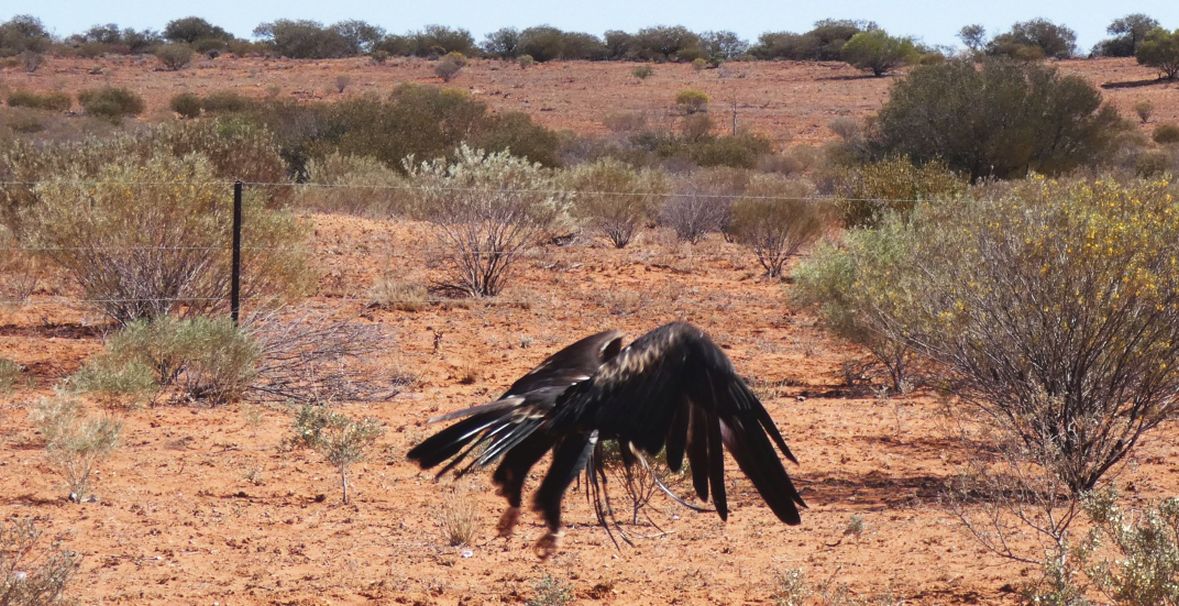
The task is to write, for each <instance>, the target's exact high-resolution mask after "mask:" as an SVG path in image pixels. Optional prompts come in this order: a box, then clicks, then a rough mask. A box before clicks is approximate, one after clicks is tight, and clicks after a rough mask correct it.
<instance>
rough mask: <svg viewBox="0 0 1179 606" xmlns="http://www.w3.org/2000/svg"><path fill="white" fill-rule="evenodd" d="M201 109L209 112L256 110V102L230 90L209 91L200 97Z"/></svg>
mask: <svg viewBox="0 0 1179 606" xmlns="http://www.w3.org/2000/svg"><path fill="white" fill-rule="evenodd" d="M201 109H203V110H205V111H206V112H208V113H210V114H219V113H233V112H244V111H251V110H256V109H259V108H258V102H257V101H255V100H253V99H251V98H249V97H247V96H245V95H243V94H241V93H239V92H237V91H232V90H220V91H214V92H211V93H209V94H207V95H205V97H204V98H203V99H201Z"/></svg>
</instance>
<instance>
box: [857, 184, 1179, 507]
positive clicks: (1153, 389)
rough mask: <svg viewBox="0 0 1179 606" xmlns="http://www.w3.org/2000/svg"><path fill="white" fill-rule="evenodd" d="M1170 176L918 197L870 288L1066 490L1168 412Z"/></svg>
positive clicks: (968, 399) (1177, 379) (1174, 330)
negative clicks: (902, 306) (904, 243)
mask: <svg viewBox="0 0 1179 606" xmlns="http://www.w3.org/2000/svg"><path fill="white" fill-rule="evenodd" d="M1170 186H1171V183H1169V182H1168V181H1166V180H1159V181H1151V182H1131V183H1127V184H1119V183H1117V182H1115V181H1113V180H1106V179H1101V180H1097V181H1092V182H1088V181H1075V182H1069V181H1064V182H1057V181H1047V180H1043V179H1035V180H1031V181H1029V182H1027V183H1021V184H1018V185H1016V186H1013V187H1012V188H1011V189H1010V191H1008V192H1007V193H1005V194H1002V195H1000V196H998V197H996V198H994V199H985V200H984V199H978V200H973V201H971V202H970V203H957V204H928V205H923V206H921V207H919V208H918V209H917V210H916V211H914V213H913V215H912V216H911V219H910V225H909V226H908V227H906V228H905V229H904V232H905V233H907V234H909V235H910V238H911V242H912V245H911V247H910V249H909V251H908V253H907V257H906V258H903V259H902V263H899V264H895V265H894V266H893V267H892V268H891V269H890V272H891V273H892V274H893V278H892V280H891V281H890V282H889V283H886V284H884V285H883V286H884V288H882V289H881V290H880V294H879V295H877V297H878V298H879V299H884V300H887V299H888V298H889V297H895V298H898V299H899V300H902V301H908V302H909V303H910V308H909V309H908V310H906V311H905V313H904V314H902V316H903V317H904V318H905V319H906V320H905V321H906V323H907V324H908V326H907V329H908V333H907V334H905V333H902V334H903V336H904V339H902V340H903V341H904V342H907V343H914V344H918V345H919V347H920V350H921V352H922V353H923V354H925V355H926V356H928V357H930V358H931V359H933V360H934V361H936V362H938V363H940V364H941V365H942V366H943V367H944V368H945V369H947V370H948V371H949V372H951V373H953V377H952V382H953V384H954V385H955V391H956V393H957V394H958V395H959V396H960V397H961V398H962V401H963V402H964V403H966V404H969V405H972V406H973V407H974V408H975V409H976V410H978V411H980V412H981V413H983V415H984V417H985V418H986V419H988V420H989V422H990V423H991V426H992V428H993V429H994V430H995V431H996V432H997V433H999V434H1001V435H1002V436H1004V439H1007V440H1010V441H1011V442H1013V443H1015V444H1018V445H1019V447H1020V448H1021V449H1022V450H1023V451H1024V452H1026V453H1028V454H1027V457H1028V458H1029V459H1030V460H1031V461H1034V462H1035V463H1036V464H1037V465H1039V466H1040V467H1042V468H1043V469H1044V472H1045V473H1046V474H1048V475H1050V476H1053V477H1055V478H1057V479H1058V480H1059V482H1060V483H1061V484H1063V485H1064V486H1065V487H1067V489H1069V491H1070V492H1071V493H1072V494H1073V495H1079V494H1081V493H1082V492H1084V491H1087V490H1090V489H1092V488H1093V487H1094V486H1096V484H1097V482H1098V481H1099V480H1100V479H1101V478H1102V476H1103V475H1105V473H1106V472H1108V471H1109V470H1110V469H1111V468H1113V467H1114V466H1116V465H1117V464H1118V463H1119V462H1121V461H1122V460H1123V459H1124V458H1125V457H1126V455H1127V454H1129V453H1130V452H1131V451H1132V450H1133V449H1134V448H1135V447H1136V445H1137V444H1138V441H1139V440H1140V439H1141V438H1142V436H1143V435H1145V434H1146V433H1148V432H1150V431H1151V430H1152V429H1154V428H1155V427H1157V426H1158V425H1159V424H1161V423H1163V422H1165V421H1167V420H1169V419H1173V418H1174V417H1175V416H1176V413H1177V412H1179V404H1177V402H1179V400H1177V399H1176V394H1179V367H1176V366H1175V365H1174V364H1173V360H1174V358H1175V356H1176V354H1179V281H1177V280H1176V279H1175V275H1176V269H1175V261H1174V259H1176V258H1179V214H1177V213H1175V204H1174V195H1173V193H1172V192H1171V190H1169V187H1170ZM1110 285H1116V287H1111V286H1110Z"/></svg>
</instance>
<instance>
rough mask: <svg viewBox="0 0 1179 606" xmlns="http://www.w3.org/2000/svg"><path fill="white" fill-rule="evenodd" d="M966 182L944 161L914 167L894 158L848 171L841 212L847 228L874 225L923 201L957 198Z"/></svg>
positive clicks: (840, 191) (906, 161)
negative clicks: (889, 215) (885, 216)
mask: <svg viewBox="0 0 1179 606" xmlns="http://www.w3.org/2000/svg"><path fill="white" fill-rule="evenodd" d="M966 185H967V184H966V179H964V178H963V177H960V176H959V175H956V174H954V173H953V171H951V170H950V169H949V168H948V167H946V165H945V164H943V163H942V162H941V161H938V160H934V161H931V162H927V163H926V164H924V165H922V166H914V165H913V163H912V162H910V161H909V159H908V158H904V157H892V158H888V159H886V160H881V161H879V162H874V163H871V164H865V165H862V166H856V167H854V168H851V169H849V170H848V171H847V173H846V175H845V176H844V178H843V179H842V183H840V184H839V186H838V192H839V194H840V197H841V199H840V201H839V212H840V215H841V217H842V219H843V224H844V225H845V226H847V227H872V226H875V225H876V224H878V223H879V222H880V220H881V218H882V217H883V216H884V214H885V213H886V212H889V211H896V212H900V213H908V212H910V211H911V210H912V209H913V207H914V206H915V205H916V204H917V202H918V201H920V200H937V199H943V200H945V199H955V198H957V197H958V196H959V195H960V194H962V193H964V192H965V191H966Z"/></svg>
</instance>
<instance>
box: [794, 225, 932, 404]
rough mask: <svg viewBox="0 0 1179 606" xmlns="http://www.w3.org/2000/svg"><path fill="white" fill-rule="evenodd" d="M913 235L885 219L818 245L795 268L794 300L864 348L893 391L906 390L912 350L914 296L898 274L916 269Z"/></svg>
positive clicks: (834, 330)
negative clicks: (911, 298)
mask: <svg viewBox="0 0 1179 606" xmlns="http://www.w3.org/2000/svg"><path fill="white" fill-rule="evenodd" d="M912 237H913V236H912V234H911V233H910V232H909V230H908V229H906V227H905V223H904V221H902V220H901V219H900V218H899V217H898V216H896V215H892V214H886V215H885V216H884V217H883V218H882V219H881V221H880V223H879V225H878V227H876V228H874V229H867V228H854V229H849V230H848V231H847V232H846V233H845V234H844V235H843V237H842V239H841V240H839V241H835V242H825V243H823V244H821V245H819V246H818V247H817V248H816V249H815V250H814V251H813V252H812V253H811V255H810V257H809V258H807V259H806V260H804V261H803V262H802V263H800V264H799V266H798V267H797V268H796V269H795V272H794V277H795V281H796V284H797V286H796V288H795V289H794V291H793V295H794V298H795V301H796V303H797V304H799V305H800V306H804V307H813V308H816V309H818V311H819V313H820V315H821V316H822V317H823V320H824V323H825V324H826V325H827V327H828V328H829V329H830V330H831V331H832V332H834V333H835V334H837V335H839V336H841V337H843V338H845V339H847V340H849V341H852V342H853V343H857V344H859V345H861V346H863V347H864V348H865V349H867V350H868V352H869V353H870V354H871V355H872V357H873V358H874V359H875V361H876V362H878V363H879V364H881V365H882V366H884V368H885V369H886V371H887V373H888V377H889V380H890V384H891V387H892V389H893V390H894V391H895V392H897V393H902V392H904V391H906V389H907V386H908V384H909V383H910V377H909V367H910V364H911V362H912V358H913V348H912V346H911V345H910V344H909V342H908V341H907V340H906V336H907V335H908V334H909V331H908V326H907V324H908V317H907V315H906V314H907V313H908V308H909V307H910V305H911V303H910V301H909V300H908V297H909V296H915V295H916V291H911V290H907V289H906V287H905V283H903V282H901V281H900V280H899V279H898V277H897V275H898V274H899V272H900V271H901V270H900V269H899V268H906V267H909V266H910V264H911V255H912V252H911V248H912Z"/></svg>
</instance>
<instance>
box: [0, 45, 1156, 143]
mask: <svg viewBox="0 0 1179 606" xmlns="http://www.w3.org/2000/svg"><path fill="white" fill-rule="evenodd" d="M635 65H636V64H634V63H614V62H577V61H575V62H554V63H544V64H537V65H535V66H533V67H530V68H528V69H520V68H519V67H517V66H515V65H513V64H510V63H504V62H500V61H492V60H472V61H471V62H470V64H469V65H468V66H467V67H465V68H464V69H463V71H462V72H461V73H460V74H459V75H458V76H457V77H456V78H455V79H454V80H453V81H452V82H451V83H449V84H446V85H442V84H441V81H440V80H439V78H437V77H436V76H434V74H433V63H432V62H430V61H427V60H424V59H407V58H396V59H390V60H389V61H388V62H387V63H386V64H385V65H375V64H373V63H372V62H371V61H370V60H368V59H367V58H355V59H335V60H324V61H311V60H302V61H295V60H287V59H258V58H247V59H235V58H230V57H224V58H218V59H215V60H211V61H210V60H197V61H194V63H193V64H192V65H191V66H189V67H187V68H185V69H183V70H180V71H175V72H169V71H159V69H158V62H157V61H156V59H155V58H153V57H115V58H110V59H60V58H49V59H47V60H46V61H45V64H44V65H42V67H41V68H40V69H39V70H38V71H37V72H36V73H33V74H26V73H24V72H23V71H21V70H20V69H19V68H15V67H10V68H7V69H4V70H3V71H2V72H0V73H2V74H3V79H2V80H0V88H4V87H6V88H9V89H26V88H27V89H33V90H61V91H66V92H70V93H73V92H76V91H79V90H82V89H85V88H92V87H96V86H102V85H104V84H112V85H117V86H126V87H128V88H130V89H132V90H134V91H135V92H137V93H139V94H140V95H143V96H144V98H145V99H146V100H147V105H148V109H147V112H146V113H145V119H149V120H163V119H171V117H172V114H171V112H169V111H168V101H169V99H171V98H172V96H173V95H176V94H178V93H181V92H186V91H188V92H194V93H198V94H206V93H209V92H212V91H217V90H225V89H233V90H236V91H239V92H242V93H244V94H247V95H250V96H254V97H265V96H268V95H277V96H280V97H290V98H296V99H329V100H330V99H336V98H339V97H341V96H342V95H341V94H340V93H338V92H337V89H336V79H337V77H338V76H345V77H347V79H348V80H349V84H348V85H347V87H346V88H345V91H344V93H343V96H347V95H356V94H364V93H383V92H387V91H389V90H391V89H392V88H393V87H394V86H397V85H398V84H401V83H405V82H417V83H428V84H438V85H442V86H449V87H453V88H459V89H463V90H467V91H469V92H470V93H471V94H472V95H474V96H475V97H477V98H479V99H483V100H485V101H486V102H487V103H488V104H490V105H491V106H492V107H493V108H496V109H505V110H521V111H525V112H528V113H529V114H531V115H533V116H534V117H535V118H536V119H537V120H539V121H540V122H541V123H543V124H545V125H547V126H550V127H552V128H557V129H568V130H571V131H573V132H576V133H582V134H602V133H605V132H606V128H605V127H604V126H603V119H605V118H606V117H608V116H611V115H614V114H620V113H647V114H648V115H650V116H651V117H652V118H653V119H659V117H660V116H663V115H665V114H666V113H667V111H668V110H669V109H670V108H671V106H672V105H674V99H675V94H676V92H677V91H680V90H682V89H686V88H692V89H698V90H701V91H704V92H705V93H707V94H708V95H709V97H710V98H711V99H712V103H711V106H712V112H713V116H714V119H715V120H716V122H717V123H718V127H719V128H729V127H730V126H731V122H732V120H731V118H732V109H733V104H734V103H735V104H736V112H737V123H738V126H739V127H741V128H751V129H753V130H755V131H757V132H760V133H762V134H764V135H766V136H769V137H771V138H772V139H773V140H775V141H777V142H779V144H786V143H787V142H792V143H817V142H822V141H825V140H828V139H830V138H831V137H832V136H833V135H832V134H831V132H830V131H829V130H828V129H827V125H828V124H829V123H830V122H831V121H832V120H833V119H835V118H838V117H841V116H850V117H853V118H857V119H859V118H864V117H867V116H869V115H871V114H873V113H875V112H876V111H877V110H878V109H879V108H880V106H881V104H882V103H883V102H884V100H885V99H886V98H887V95H888V88H889V86H890V85H891V84H892V83H893V82H894V81H895V77H884V78H873V77H870V76H865V75H864V74H863V73H862V72H860V71H858V70H856V69H854V68H852V67H850V66H848V65H846V64H844V63H835V62H831V63H817V62H785V61H784V62H752V63H734V64H729V65H726V66H724V67H722V68H720V69H706V70H700V71H697V70H696V69H694V68H693V67H692V66H691V65H676V64H668V65H656V66H655V68H654V75H652V76H651V77H649V78H647V79H646V80H644V81H640V80H638V79H637V78H635V77H634V76H633V75H631V71H632V70H633V69H634V67H635ZM1055 65H1058V66H1059V67H1060V68H1061V69H1062V70H1063V71H1065V72H1066V73H1078V74H1081V75H1082V76H1084V77H1086V78H1088V79H1089V80H1091V81H1092V82H1093V83H1094V84H1097V85H1109V84H1113V85H1115V86H1116V87H1114V88H1108V89H1105V90H1103V94H1104V95H1105V96H1106V98H1107V99H1109V100H1110V101H1111V102H1112V103H1113V104H1114V105H1115V106H1117V107H1118V109H1119V110H1121V112H1122V113H1123V115H1125V116H1127V117H1130V118H1134V113H1133V106H1134V103H1136V102H1137V101H1138V100H1139V99H1143V98H1148V99H1150V100H1151V101H1152V102H1153V103H1154V105H1155V110H1154V118H1153V119H1152V124H1150V125H1146V126H1143V127H1142V128H1143V130H1144V131H1147V130H1149V129H1150V128H1153V125H1154V123H1158V122H1162V121H1172V122H1174V121H1179V90H1177V88H1179V84H1175V83H1171V84H1167V83H1162V82H1158V83H1151V81H1153V80H1155V78H1156V75H1157V74H1156V72H1155V70H1153V69H1150V68H1145V67H1142V66H1139V65H1137V64H1136V63H1135V62H1134V60H1133V59H1099V60H1074V61H1061V62H1058V63H1055ZM91 72H93V73H91ZM1135 83H1137V84H1139V86H1124V85H1126V84H1135ZM1142 84H1146V85H1142ZM1119 85H1120V86H1119ZM1134 119H1135V121H1137V119H1136V118H1134Z"/></svg>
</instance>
